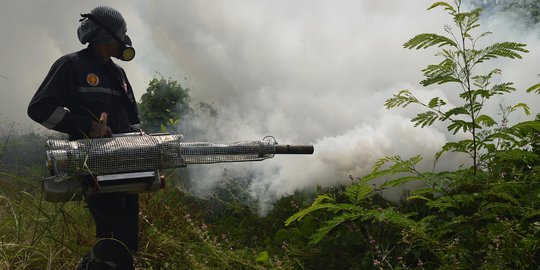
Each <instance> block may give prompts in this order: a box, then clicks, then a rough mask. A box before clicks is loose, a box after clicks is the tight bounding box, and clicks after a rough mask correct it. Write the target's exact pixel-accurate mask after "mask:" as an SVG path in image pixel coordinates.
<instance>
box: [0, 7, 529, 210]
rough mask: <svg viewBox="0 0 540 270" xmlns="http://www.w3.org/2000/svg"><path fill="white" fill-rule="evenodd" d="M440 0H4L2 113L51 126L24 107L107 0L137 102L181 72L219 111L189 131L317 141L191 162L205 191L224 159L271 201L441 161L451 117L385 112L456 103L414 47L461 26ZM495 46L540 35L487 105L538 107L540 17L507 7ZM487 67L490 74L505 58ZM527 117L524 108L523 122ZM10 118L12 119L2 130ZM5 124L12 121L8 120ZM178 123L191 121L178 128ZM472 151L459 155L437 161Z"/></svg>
mask: <svg viewBox="0 0 540 270" xmlns="http://www.w3.org/2000/svg"><path fill="white" fill-rule="evenodd" d="M431 3H433V1H427V0H415V1H402V0H377V1H375V0H350V1H347V0H340V1H323V0H309V1H308V0H298V1H288V0H276V1H248V0H230V1H217V0H209V1H195V0H183V1H178V0H174V1H173V0H160V1H142V0H139V1H125V0H114V1H68V0H55V1H15V0H10V1H5V3H3V6H2V9H1V10H0V25H1V27H0V36H2V39H1V41H0V60H1V63H2V65H0V75H2V77H0V97H1V99H0V123H5V122H13V123H16V125H17V127H18V128H20V129H21V130H34V129H35V130H39V131H43V129H42V128H40V127H39V125H37V124H35V123H32V121H31V120H30V119H29V118H28V117H27V116H26V107H27V105H28V102H29V101H30V99H31V97H32V96H33V94H34V93H35V91H36V89H37V88H38V86H39V84H40V83H41V81H42V80H43V78H44V77H45V75H46V73H47V71H48V70H49V68H50V66H51V64H52V63H53V62H54V61H55V60H56V59H57V58H59V57H60V56H62V55H64V54H67V53H70V52H73V51H76V50H80V49H82V48H84V46H83V45H82V44H80V43H79V41H78V40H77V35H76V29H77V27H78V24H79V22H78V20H79V18H80V17H79V14H80V13H86V12H89V11H90V10H91V9H92V8H94V7H96V6H98V5H103V4H105V5H109V6H112V7H114V8H116V9H118V10H119V11H120V12H121V13H122V14H123V16H124V18H125V19H126V21H127V24H128V25H127V27H128V34H129V35H130V37H131V39H132V41H133V45H134V47H135V49H136V50H137V56H136V57H135V59H134V60H133V61H131V62H121V61H117V63H118V64H120V65H121V66H122V67H123V68H124V69H125V70H126V72H127V74H128V78H129V80H130V82H131V84H132V85H133V88H134V91H135V95H136V97H137V98H139V97H140V96H141V95H142V94H143V93H144V92H145V89H146V86H147V85H148V82H149V81H150V80H151V79H152V78H153V77H154V76H155V75H156V74H161V75H163V76H164V77H165V78H172V79H175V80H178V81H179V82H180V83H181V84H182V85H183V86H184V87H188V88H190V89H191V91H190V94H191V96H192V98H193V100H194V101H201V102H206V103H209V104H211V105H212V106H214V108H216V109H217V110H218V117H217V118H208V117H204V116H201V117H199V118H198V119H192V121H193V122H192V123H190V125H194V126H197V127H199V128H200V129H202V130H204V132H203V133H202V134H199V136H200V137H198V138H186V139H189V140H191V141H197V140H199V141H207V140H210V141H215V142H234V141H244V140H259V139H262V138H263V137H264V136H266V135H273V136H274V137H276V139H277V141H278V142H279V143H284V144H312V145H314V146H315V153H314V154H313V155H310V156H286V157H285V156H279V157H275V158H274V159H272V160H267V161H263V162H260V163H246V164H227V165H219V166H214V165H204V166H199V167H196V168H193V174H194V175H195V179H197V181H195V183H194V186H193V189H194V190H195V191H197V192H200V193H204V192H205V191H207V190H210V189H211V188H212V187H214V186H215V185H216V183H217V181H218V179H219V175H221V173H222V172H223V170H224V169H225V168H227V171H228V172H229V173H230V174H234V175H237V176H243V175H250V176H252V177H254V180H253V182H252V184H251V186H250V187H249V192H250V193H251V194H252V195H253V197H254V198H255V199H257V200H258V201H259V204H260V206H261V209H263V210H262V211H264V209H266V208H267V207H269V205H271V202H272V201H273V200H275V199H276V198H280V197H281V196H284V195H287V194H291V193H292V192H294V191H295V190H302V189H314V188H315V187H316V186H317V185H321V186H329V185H335V184H346V183H348V182H350V176H352V177H359V176H362V175H364V174H366V173H368V172H369V171H370V168H371V166H372V164H373V163H374V162H375V161H376V160H377V159H378V158H381V157H383V156H386V155H402V156H404V157H410V156H414V155H416V154H422V155H424V156H425V157H426V162H424V163H423V164H422V165H421V166H424V167H425V169H429V168H431V166H432V164H430V162H429V161H430V160H432V156H433V155H434V153H435V152H437V151H438V150H439V149H440V147H441V146H442V145H443V144H444V143H445V142H447V141H449V140H455V139H456V138H455V137H453V136H451V135H450V134H448V133H447V132H446V130H445V128H444V125H434V126H433V127H428V128H423V129H420V128H414V127H413V124H412V123H411V122H410V119H411V118H412V117H414V115H415V114H416V113H418V112H421V110H420V109H419V108H415V107H411V108H407V109H393V110H386V109H385V108H384V105H383V104H384V101H385V100H386V99H387V98H389V97H391V95H392V94H393V93H396V92H398V91H399V90H401V89H409V90H411V91H413V92H414V93H415V94H416V95H417V96H418V97H421V98H423V99H425V100H429V99H430V98H432V97H435V96H439V97H445V98H447V99H448V102H449V103H450V104H453V103H455V102H457V101H458V100H456V99H455V93H456V91H455V89H453V88H449V87H437V86H434V87H429V88H422V87H421V86H420V85H419V83H418V82H419V81H420V80H422V73H421V69H422V68H424V67H425V66H426V65H428V64H433V63H436V62H438V61H439V58H437V57H436V56H435V53H436V50H431V49H430V50H420V51H416V50H407V49H404V48H403V47H402V44H403V43H404V42H406V41H407V40H408V39H409V38H412V37H413V36H414V35H416V34H419V33H427V32H429V33H441V34H442V33H444V32H443V25H445V24H450V23H451V21H450V20H449V19H450V18H449V16H447V14H446V13H445V12H444V11H442V9H438V10H432V11H426V9H427V7H428V6H429V5H430V4H431ZM481 23H482V26H481V29H480V30H481V31H493V32H494V34H493V35H490V36H488V37H487V38H486V39H485V43H486V44H489V43H490V42H495V41H499V42H500V41H517V42H522V43H526V44H528V47H527V48H528V49H529V50H530V53H528V54H526V55H525V56H524V59H522V60H497V61H495V62H494V64H495V65H496V66H497V67H501V68H502V70H503V75H502V76H501V77H498V78H496V81H513V82H515V83H516V87H517V88H518V89H519V91H518V93H516V94H513V95H508V96H505V97H503V98H500V99H499V100H496V101H494V102H493V103H492V104H489V105H488V106H487V108H488V109H489V113H490V114H492V115H494V116H496V115H497V112H498V111H497V108H498V106H499V104H503V105H504V106H508V105H512V104H516V103H517V102H523V101H526V102H527V103H528V104H529V106H530V107H531V110H532V112H533V114H535V113H538V112H539V110H540V109H539V105H540V102H539V101H540V99H539V98H538V95H532V94H525V93H524V89H526V88H528V87H529V86H532V85H534V84H536V83H538V82H539V81H540V77H538V74H540V61H538V59H539V58H540V33H539V30H538V29H540V27H538V26H535V27H530V28H524V27H522V26H520V25H517V24H515V23H514V22H513V21H512V20H511V19H508V18H505V17H501V16H490V17H486V18H485V20H482V21H481ZM496 66H493V65H489V64H488V65H486V66H485V67H481V69H483V70H488V69H490V68H493V67H496ZM525 119H528V118H526V117H525V116H522V115H517V116H516V117H515V118H513V119H512V120H513V121H514V122H515V121H521V120H525ZM3 127H5V125H4V126H3ZM0 128H2V126H0ZM178 132H179V133H181V132H182V130H178ZM463 162H466V161H464V160H463V159H462V158H461V157H456V156H449V157H447V159H446V160H444V162H442V163H441V164H439V167H438V168H439V169H452V168H455V167H456V166H459V165H460V164H462V163H463Z"/></svg>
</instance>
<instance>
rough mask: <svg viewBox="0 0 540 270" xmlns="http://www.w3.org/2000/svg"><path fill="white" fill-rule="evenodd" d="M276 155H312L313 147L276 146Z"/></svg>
mask: <svg viewBox="0 0 540 270" xmlns="http://www.w3.org/2000/svg"><path fill="white" fill-rule="evenodd" d="M275 147H276V154H300V155H311V154H313V145H289V144H285V145H276V146H275Z"/></svg>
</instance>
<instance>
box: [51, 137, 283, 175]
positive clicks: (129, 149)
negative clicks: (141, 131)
mask: <svg viewBox="0 0 540 270" xmlns="http://www.w3.org/2000/svg"><path fill="white" fill-rule="evenodd" d="M181 141H182V135H159V136H150V135H142V136H123V137H115V138H102V139H83V140H76V141H67V140H49V141H47V151H46V152H47V166H48V168H49V171H50V173H51V175H62V176H68V175H81V176H83V175H103V174H115V173H129V172H140V171H152V170H162V169H169V168H179V167H184V166H186V165H188V164H209V163H218V162H241V161H259V160H264V159H268V158H272V157H273V156H274V154H275V151H276V150H275V144H274V143H273V142H270V141H247V142H237V143H231V144H215V143H207V142H187V143H184V142H181Z"/></svg>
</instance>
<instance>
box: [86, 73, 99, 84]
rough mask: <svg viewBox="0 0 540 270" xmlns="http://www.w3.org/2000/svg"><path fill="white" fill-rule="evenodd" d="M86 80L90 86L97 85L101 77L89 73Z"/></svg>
mask: <svg viewBox="0 0 540 270" xmlns="http://www.w3.org/2000/svg"><path fill="white" fill-rule="evenodd" d="M86 82H87V83H88V84H89V85H90V86H96V85H98V84H99V77H98V76H97V75H96V74H94V73H88V75H87V76H86Z"/></svg>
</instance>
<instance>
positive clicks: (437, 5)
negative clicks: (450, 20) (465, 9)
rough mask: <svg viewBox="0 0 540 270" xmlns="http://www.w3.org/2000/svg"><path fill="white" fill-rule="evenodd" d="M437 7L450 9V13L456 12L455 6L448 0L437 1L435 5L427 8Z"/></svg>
mask: <svg viewBox="0 0 540 270" xmlns="http://www.w3.org/2000/svg"><path fill="white" fill-rule="evenodd" d="M436 7H443V8H444V10H447V11H449V12H448V13H450V14H452V15H453V14H455V13H456V9H455V8H454V7H453V6H451V5H450V4H448V3H446V2H436V3H434V4H433V5H431V6H430V7H429V8H428V9H427V10H431V9H434V8H436Z"/></svg>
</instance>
